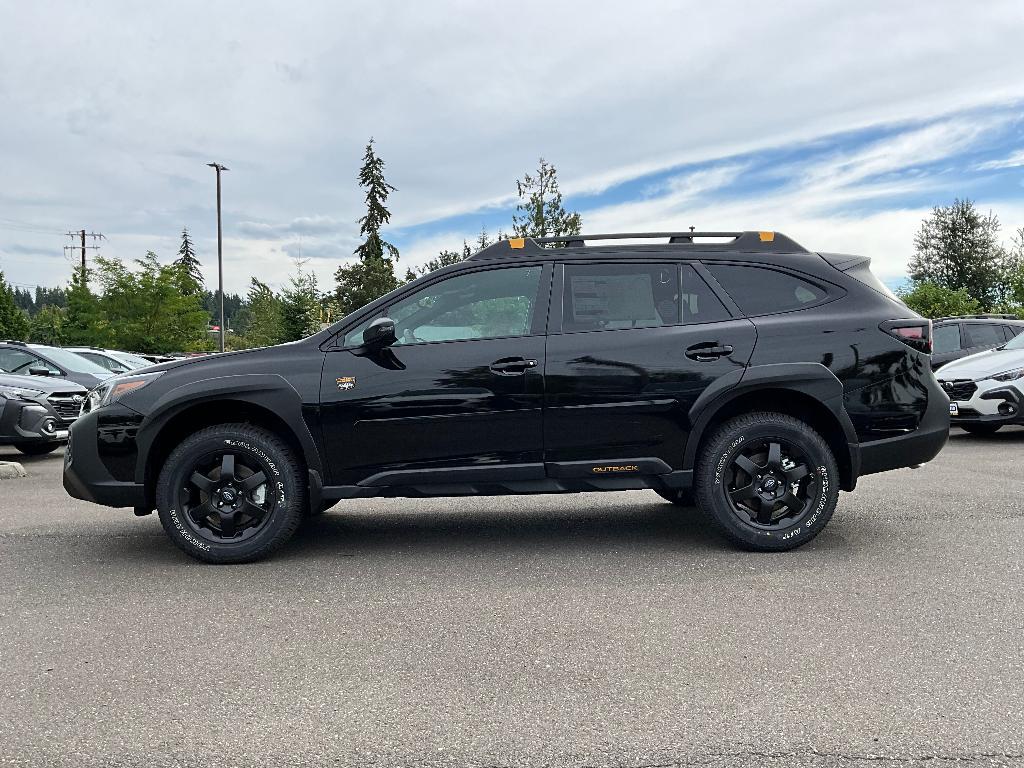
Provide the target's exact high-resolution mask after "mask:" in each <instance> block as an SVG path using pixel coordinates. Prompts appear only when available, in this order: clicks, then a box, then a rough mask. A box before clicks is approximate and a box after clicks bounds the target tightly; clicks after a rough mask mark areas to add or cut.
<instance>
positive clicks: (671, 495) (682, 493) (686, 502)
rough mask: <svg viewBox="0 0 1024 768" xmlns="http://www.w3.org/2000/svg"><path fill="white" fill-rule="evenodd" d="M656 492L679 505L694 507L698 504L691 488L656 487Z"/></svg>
mask: <svg viewBox="0 0 1024 768" xmlns="http://www.w3.org/2000/svg"><path fill="white" fill-rule="evenodd" d="M654 492H655V493H656V494H658V495H659V496H661V498H663V499H664V500H665V501H671V502H672V503H673V504H675V505H676V506H677V507H693V506H696V504H697V500H696V499H694V497H693V491H691V490H690V489H689V488H687V489H685V490H683V489H682V488H667V489H661V488H655V489H654Z"/></svg>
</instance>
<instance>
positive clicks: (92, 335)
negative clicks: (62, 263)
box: [63, 269, 102, 346]
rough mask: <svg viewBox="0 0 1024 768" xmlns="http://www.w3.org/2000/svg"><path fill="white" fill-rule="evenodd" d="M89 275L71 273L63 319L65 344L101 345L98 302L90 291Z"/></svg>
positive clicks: (75, 271) (100, 319)
mask: <svg viewBox="0 0 1024 768" xmlns="http://www.w3.org/2000/svg"><path fill="white" fill-rule="evenodd" d="M88 277H89V275H88V274H86V275H83V274H82V271H81V270H80V269H75V270H74V271H73V272H72V273H71V285H70V286H69V287H68V290H67V313H66V315H65V317H64V328H63V333H64V338H65V343H67V344H71V345H79V346H94V345H96V346H99V345H101V338H100V335H101V332H102V329H101V328H100V325H101V323H102V318H101V316H100V310H99V300H98V299H97V298H96V295H95V294H94V293H93V292H92V290H90V288H89V282H88Z"/></svg>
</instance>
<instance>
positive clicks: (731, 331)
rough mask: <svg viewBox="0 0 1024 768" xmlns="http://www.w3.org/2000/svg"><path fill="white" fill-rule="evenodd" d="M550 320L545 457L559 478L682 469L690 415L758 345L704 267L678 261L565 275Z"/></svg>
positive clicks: (598, 266) (562, 269)
mask: <svg viewBox="0 0 1024 768" xmlns="http://www.w3.org/2000/svg"><path fill="white" fill-rule="evenodd" d="M551 317H552V322H551V325H550V328H549V335H548V350H547V367H546V369H545V411H544V447H545V454H544V455H545V461H546V466H547V471H548V474H549V475H551V476H556V477H593V476H594V472H595V471H596V472H603V471H605V468H607V467H615V466H621V467H623V468H624V470H628V471H630V472H640V473H643V474H659V473H662V472H667V471H669V470H670V469H679V468H680V467H681V465H682V457H683V447H684V445H685V442H686V438H687V435H688V434H689V430H690V423H689V418H688V412H689V410H690V407H691V406H692V405H693V402H694V401H695V400H696V398H697V397H698V396H699V395H700V393H701V392H703V391H704V389H705V388H706V387H707V386H708V385H709V384H710V383H711V382H712V381H714V380H715V379H717V378H718V377H719V376H722V375H723V374H725V373H728V372H729V371H733V370H736V369H737V368H742V367H743V366H745V365H746V363H747V361H748V360H749V359H750V355H751V352H752V350H753V346H754V340H755V331H754V326H753V324H752V323H751V322H750V321H749V320H745V319H734V318H733V317H732V316H731V315H730V313H729V312H728V311H727V310H726V308H725V306H723V304H722V302H721V301H720V300H719V298H718V297H717V296H716V295H715V294H714V293H713V292H712V290H711V289H710V288H709V286H708V284H707V283H706V282H705V281H704V280H703V279H702V278H701V276H700V274H699V273H698V272H697V270H696V269H695V268H694V267H693V266H691V265H689V264H679V263H678V262H672V261H669V260H663V261H658V260H651V261H644V262H641V261H636V260H633V259H624V260H622V261H621V262H607V261H605V262H591V263H579V262H575V263H572V262H570V263H566V264H564V265H561V266H559V267H558V268H557V270H556V276H555V283H554V288H553V290H552V308H551ZM625 460H629V461H628V462H626V463H623V462H624V461H625ZM634 467H635V469H634Z"/></svg>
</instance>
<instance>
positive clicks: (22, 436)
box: [0, 371, 85, 456]
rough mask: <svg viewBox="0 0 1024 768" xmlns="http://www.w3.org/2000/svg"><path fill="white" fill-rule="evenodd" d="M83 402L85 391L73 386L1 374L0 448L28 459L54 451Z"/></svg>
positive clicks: (38, 378)
mask: <svg viewBox="0 0 1024 768" xmlns="http://www.w3.org/2000/svg"><path fill="white" fill-rule="evenodd" d="M83 402H85V388H84V387H81V386H79V385H78V384H75V383H73V382H69V381H61V380H60V379H45V378H40V377H34V376H11V375H8V374H6V373H4V372H3V371H0V445H13V446H14V447H15V448H17V449H18V450H19V451H21V452H22V453H24V454H26V455H29V456H39V455H42V454H44V453H50V452H51V451H54V450H56V449H57V448H59V447H60V446H61V444H63V443H64V442H65V441H66V440H67V439H68V428H69V427H70V426H71V424H72V422H74V420H75V419H77V418H78V414H79V412H80V411H81V409H82V403H83Z"/></svg>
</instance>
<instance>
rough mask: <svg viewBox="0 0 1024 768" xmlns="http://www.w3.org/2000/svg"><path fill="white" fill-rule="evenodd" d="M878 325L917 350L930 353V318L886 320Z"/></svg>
mask: <svg viewBox="0 0 1024 768" xmlns="http://www.w3.org/2000/svg"><path fill="white" fill-rule="evenodd" d="M878 327H879V328H881V329H882V330H883V331H885V332H886V333H888V334H889V335H890V336H893V337H895V338H897V339H899V340H900V341H902V342H903V343H904V344H906V345H907V346H908V347H911V348H912V349H916V350H917V351H918V352H924V353H925V354H927V355H930V354H931V353H932V321H931V320H925V319H924V318H919V319H914V320H886V321H885V322H884V323H880V324H879V326H878Z"/></svg>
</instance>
